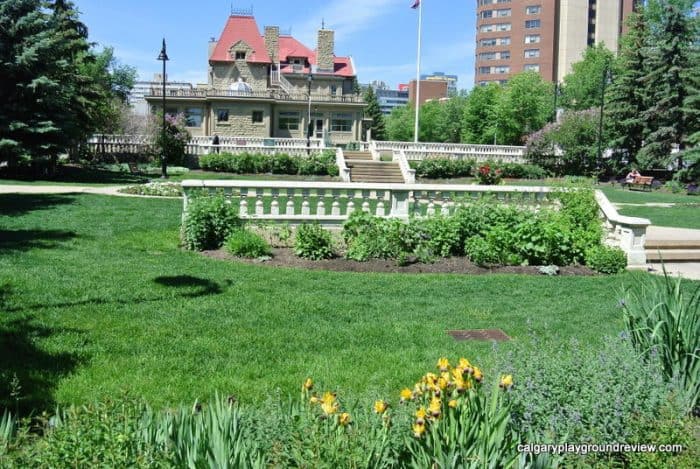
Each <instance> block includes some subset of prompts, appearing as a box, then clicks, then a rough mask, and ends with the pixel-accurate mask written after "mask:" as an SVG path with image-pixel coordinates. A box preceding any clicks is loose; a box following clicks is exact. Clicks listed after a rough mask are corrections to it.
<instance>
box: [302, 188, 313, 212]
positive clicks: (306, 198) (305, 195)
mask: <svg viewBox="0 0 700 469" xmlns="http://www.w3.org/2000/svg"><path fill="white" fill-rule="evenodd" d="M301 195H302V197H303V199H304V200H303V202H302V203H301V214H302V215H311V207H310V206H309V191H308V189H304V190H302V191H301Z"/></svg>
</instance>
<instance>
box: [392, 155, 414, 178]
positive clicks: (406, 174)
mask: <svg viewBox="0 0 700 469" xmlns="http://www.w3.org/2000/svg"><path fill="white" fill-rule="evenodd" d="M392 160H393V161H394V162H395V163H398V164H399V168H401V175H402V176H403V180H404V181H406V182H407V183H408V184H415V182H416V170H415V169H413V168H411V166H410V165H409V164H408V159H407V158H406V153H405V152H404V151H403V150H398V151H397V150H394V152H393V158H392Z"/></svg>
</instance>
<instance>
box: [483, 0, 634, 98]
mask: <svg viewBox="0 0 700 469" xmlns="http://www.w3.org/2000/svg"><path fill="white" fill-rule="evenodd" d="M476 2H477V13H476V14H477V21H476V62H475V64H476V69H475V74H474V77H475V82H476V84H478V85H484V84H487V83H491V82H497V83H505V82H506V81H508V78H509V77H510V76H512V75H514V74H516V73H520V72H523V71H526V70H532V71H535V72H537V73H539V74H540V75H541V76H542V78H543V79H545V80H547V81H561V80H562V78H563V77H564V75H566V74H567V73H569V72H570V71H571V65H572V64H573V63H575V62H578V61H580V60H581V59H582V56H583V53H584V51H585V50H586V48H587V47H588V46H591V45H594V44H598V43H604V44H605V46H606V47H607V48H609V49H610V50H613V51H616V50H617V48H618V46H619V41H620V36H621V35H622V34H623V33H624V21H625V19H626V18H627V16H629V14H630V13H631V12H632V11H633V9H634V6H635V5H636V3H638V0H476Z"/></svg>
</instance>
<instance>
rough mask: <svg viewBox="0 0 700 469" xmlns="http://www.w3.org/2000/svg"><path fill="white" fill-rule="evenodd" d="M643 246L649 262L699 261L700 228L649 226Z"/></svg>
mask: <svg viewBox="0 0 700 469" xmlns="http://www.w3.org/2000/svg"><path fill="white" fill-rule="evenodd" d="M644 247H645V249H646V255H647V261H648V262H650V263H656V262H661V261H662V260H663V262H674V263H675V262H700V230H690V229H682V228H666V227H663V226H651V227H649V228H648V230H647V239H646V243H645V246H644Z"/></svg>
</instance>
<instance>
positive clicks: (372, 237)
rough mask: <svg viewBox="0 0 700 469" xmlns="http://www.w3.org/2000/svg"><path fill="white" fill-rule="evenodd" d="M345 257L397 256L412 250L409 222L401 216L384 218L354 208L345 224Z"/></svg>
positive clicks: (393, 257)
mask: <svg viewBox="0 0 700 469" xmlns="http://www.w3.org/2000/svg"><path fill="white" fill-rule="evenodd" d="M343 239H344V241H345V244H346V246H347V248H348V249H347V252H346V254H345V257H347V258H348V259H353V260H356V261H367V260H369V259H397V258H398V257H400V256H401V254H402V253H408V252H412V251H413V249H412V246H409V245H411V242H412V236H410V235H409V228H408V226H407V225H406V224H405V223H404V222H402V221H401V220H397V219H384V218H379V217H375V216H372V215H371V214H369V213H366V212H363V211H359V210H358V211H355V212H353V213H352V214H351V215H350V217H348V220H347V221H346V222H345V224H344V225H343Z"/></svg>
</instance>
